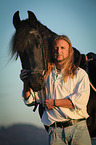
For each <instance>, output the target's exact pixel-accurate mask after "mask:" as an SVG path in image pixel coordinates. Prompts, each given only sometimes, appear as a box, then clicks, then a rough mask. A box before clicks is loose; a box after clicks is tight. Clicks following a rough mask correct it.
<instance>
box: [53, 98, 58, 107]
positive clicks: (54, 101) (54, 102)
mask: <svg viewBox="0 0 96 145" xmlns="http://www.w3.org/2000/svg"><path fill="white" fill-rule="evenodd" d="M53 105H54V106H55V107H57V106H56V100H55V99H54V100H53Z"/></svg>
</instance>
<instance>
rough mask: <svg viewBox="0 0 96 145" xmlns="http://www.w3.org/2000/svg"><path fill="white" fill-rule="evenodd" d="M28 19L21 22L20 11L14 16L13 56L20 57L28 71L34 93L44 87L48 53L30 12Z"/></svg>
mask: <svg viewBox="0 0 96 145" xmlns="http://www.w3.org/2000/svg"><path fill="white" fill-rule="evenodd" d="M28 17H29V18H28V19H26V20H22V21H21V20H20V17H19V11H17V12H16V13H15V14H14V16H13V25H14V27H15V29H16V32H15V34H14V36H13V38H12V41H11V52H12V55H14V54H17V55H19V57H20V60H21V64H22V68H23V69H26V70H27V71H28V82H29V85H30V87H31V88H32V89H33V91H39V90H41V89H42V88H43V87H44V74H45V71H46V69H47V61H48V59H47V56H48V54H47V53H48V52H47V49H46V48H45V47H46V45H45V43H43V41H44V40H43V39H42V35H41V33H40V31H39V29H38V23H39V22H38V21H37V19H36V17H35V15H34V14H33V13H32V12H30V11H28Z"/></svg>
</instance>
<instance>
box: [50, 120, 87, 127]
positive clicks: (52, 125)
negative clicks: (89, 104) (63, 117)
mask: <svg viewBox="0 0 96 145" xmlns="http://www.w3.org/2000/svg"><path fill="white" fill-rule="evenodd" d="M83 120H85V118H82V119H71V120H69V121H66V122H54V123H53V124H51V125H50V127H61V128H62V127H68V126H72V125H74V124H76V123H78V122H80V121H83Z"/></svg>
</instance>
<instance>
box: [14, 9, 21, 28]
mask: <svg viewBox="0 0 96 145" xmlns="http://www.w3.org/2000/svg"><path fill="white" fill-rule="evenodd" d="M20 22H21V20H20V17H19V11H17V12H16V13H15V14H14V16H13V25H14V27H15V29H18V27H19V24H20Z"/></svg>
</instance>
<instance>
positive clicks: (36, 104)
mask: <svg viewBox="0 0 96 145" xmlns="http://www.w3.org/2000/svg"><path fill="white" fill-rule="evenodd" d="M34 98H35V107H34V109H33V112H35V111H36V109H37V106H38V103H37V101H36V92H34Z"/></svg>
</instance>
